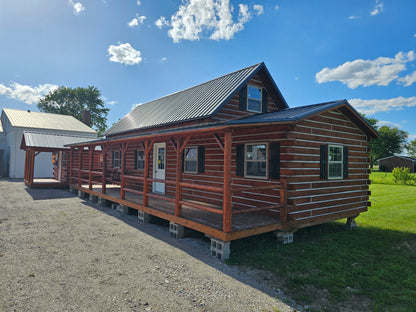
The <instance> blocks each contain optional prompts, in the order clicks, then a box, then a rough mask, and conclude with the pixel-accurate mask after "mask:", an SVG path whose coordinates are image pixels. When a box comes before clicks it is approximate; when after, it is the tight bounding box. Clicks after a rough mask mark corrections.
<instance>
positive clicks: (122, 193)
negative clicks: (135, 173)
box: [120, 142, 129, 199]
mask: <svg viewBox="0 0 416 312" xmlns="http://www.w3.org/2000/svg"><path fill="white" fill-rule="evenodd" d="M128 147H129V143H128V142H126V143H122V144H121V175H120V198H121V199H124V198H125V197H126V192H125V191H124V188H125V187H126V181H125V179H124V174H125V173H126V152H127V149H128Z"/></svg>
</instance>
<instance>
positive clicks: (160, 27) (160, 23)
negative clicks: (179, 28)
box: [155, 16, 169, 29]
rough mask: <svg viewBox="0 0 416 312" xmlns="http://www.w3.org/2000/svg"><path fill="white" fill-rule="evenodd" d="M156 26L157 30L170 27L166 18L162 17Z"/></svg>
mask: <svg viewBox="0 0 416 312" xmlns="http://www.w3.org/2000/svg"><path fill="white" fill-rule="evenodd" d="M155 25H156V26H157V28H159V29H162V28H163V27H164V26H169V22H168V21H167V20H166V17H164V16H161V17H159V19H157V20H156V22H155Z"/></svg>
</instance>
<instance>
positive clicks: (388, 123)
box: [377, 120, 401, 129]
mask: <svg viewBox="0 0 416 312" xmlns="http://www.w3.org/2000/svg"><path fill="white" fill-rule="evenodd" d="M383 126H388V127H390V128H398V129H400V128H401V125H399V124H396V123H394V122H391V121H385V120H380V121H378V122H377V127H383Z"/></svg>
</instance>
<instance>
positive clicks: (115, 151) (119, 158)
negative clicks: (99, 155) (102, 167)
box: [113, 150, 121, 168]
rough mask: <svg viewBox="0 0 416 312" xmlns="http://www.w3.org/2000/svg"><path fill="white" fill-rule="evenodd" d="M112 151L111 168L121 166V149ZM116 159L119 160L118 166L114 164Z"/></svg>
mask: <svg viewBox="0 0 416 312" xmlns="http://www.w3.org/2000/svg"><path fill="white" fill-rule="evenodd" d="M113 153H114V154H113V155H114V158H113V168H121V151H120V150H114V151H113ZM117 154H118V158H117V157H116V155H117ZM116 159H117V160H118V162H119V165H118V166H116Z"/></svg>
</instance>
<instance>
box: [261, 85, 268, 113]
mask: <svg viewBox="0 0 416 312" xmlns="http://www.w3.org/2000/svg"><path fill="white" fill-rule="evenodd" d="M267 98H268V96H267V91H266V89H263V91H262V94H261V112H262V113H267V103H268V101H267Z"/></svg>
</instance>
